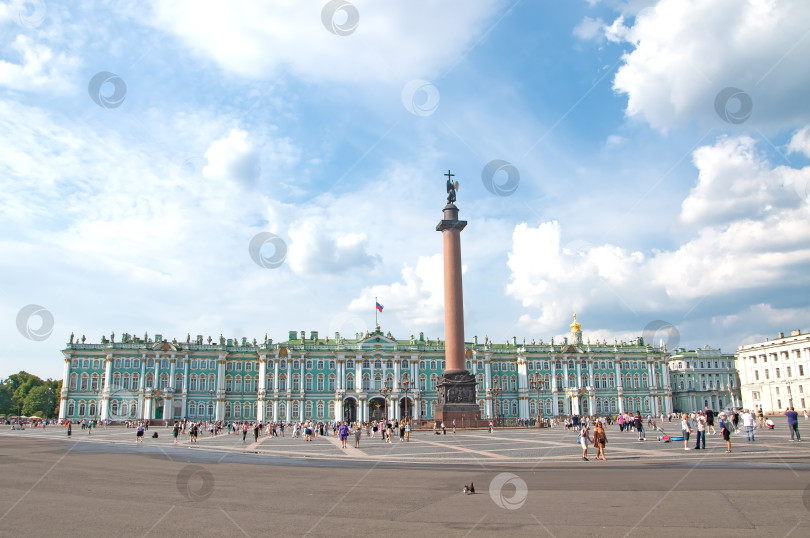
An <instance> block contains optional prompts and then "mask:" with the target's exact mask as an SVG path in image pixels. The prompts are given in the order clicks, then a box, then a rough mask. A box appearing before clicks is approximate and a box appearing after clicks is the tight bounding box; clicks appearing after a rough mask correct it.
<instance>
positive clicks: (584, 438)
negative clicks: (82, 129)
mask: <svg viewBox="0 0 810 538" xmlns="http://www.w3.org/2000/svg"><path fill="white" fill-rule="evenodd" d="M578 440H579V445H580V446H581V447H582V459H583V460H585V461H588V443H592V442H593V439H591V438H590V436H588V426H587V425H583V426H582V431H580V432H579V436H578ZM594 446H595V445H594Z"/></svg>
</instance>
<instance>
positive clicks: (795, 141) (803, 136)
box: [788, 127, 810, 157]
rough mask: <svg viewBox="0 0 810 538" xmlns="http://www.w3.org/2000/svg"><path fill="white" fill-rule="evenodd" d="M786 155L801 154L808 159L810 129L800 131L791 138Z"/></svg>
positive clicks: (809, 154) (809, 155)
mask: <svg viewBox="0 0 810 538" xmlns="http://www.w3.org/2000/svg"><path fill="white" fill-rule="evenodd" d="M788 153H802V154H804V156H805V157H810V127H805V128H803V129H800V130H799V131H797V132H796V133H795V134H794V135H793V136H792V137H791V139H790V143H789V144H788Z"/></svg>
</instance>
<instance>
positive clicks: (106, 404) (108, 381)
mask: <svg viewBox="0 0 810 538" xmlns="http://www.w3.org/2000/svg"><path fill="white" fill-rule="evenodd" d="M112 370H113V356H112V353H108V354H107V356H106V357H105V360H104V385H103V386H102V387H101V402H100V404H101V410H100V412H99V418H100V419H101V420H102V421H104V420H107V419H109V418H110V393H111V391H110V387H111V386H112Z"/></svg>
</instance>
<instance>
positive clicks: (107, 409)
mask: <svg viewBox="0 0 810 538" xmlns="http://www.w3.org/2000/svg"><path fill="white" fill-rule="evenodd" d="M466 348H467V351H466V357H467V364H466V366H467V369H468V370H469V371H470V372H472V373H473V374H474V375H475V376H476V379H477V381H478V383H477V400H478V404H479V406H480V408H481V416H482V417H488V418H494V419H507V420H515V419H532V418H536V417H538V416H540V415H542V416H545V417H550V416H557V415H569V414H573V413H578V414H607V413H617V412H621V411H632V412H635V411H641V412H642V413H643V414H647V413H653V414H660V413H669V412H671V411H673V405H672V402H673V399H672V386H671V384H670V373H669V364H668V359H669V354H668V353H667V352H666V349H659V348H655V347H652V346H651V345H649V344H648V343H646V342H644V341H643V339H642V338H636V339H635V340H632V341H630V342H619V341H615V340H614V341H613V342H607V341H604V340H603V341H594V342H592V341H590V339H587V340H586V341H583V339H582V331H581V326H580V324H579V323H578V322H577V320H576V316H574V321H573V323H572V324H571V332H570V334H569V336H567V337H565V338H563V339H562V341H558V342H555V341H554V339H553V338H552V339H551V341H550V342H543V341H542V340H540V341H538V342H535V341H534V340H532V341H531V342H529V343H527V342H526V341H525V340H524V341H523V342H518V341H517V338H514V337H513V338H512V339H511V341H508V342H504V343H495V342H491V341H490V340H489V339H488V338H486V339H485V340H484V341H483V342H479V341H478V337H475V338H474V339H473V341H472V342H469V343H467V345H466ZM62 353H63V355H64V359H65V362H64V382H63V388H62V393H61V399H60V406H59V418H61V419H64V418H71V419H77V418H98V419H101V420H112V421H122V420H135V419H158V420H172V419H182V418H188V419H193V420H212V419H213V420H224V421H228V420H256V419H260V420H263V421H271V420H275V421H299V420H307V419H314V420H334V419H343V420H350V421H353V420H363V421H368V420H374V419H379V418H382V417H388V418H392V417H395V418H402V417H406V416H408V417H412V418H413V419H415V420H426V421H429V420H431V419H432V417H433V413H434V410H435V405H436V383H437V381H438V379H439V376H440V375H441V374H442V371H443V368H444V364H443V362H444V361H443V358H444V344H443V342H441V341H439V340H438V339H436V340H430V339H427V338H425V336H424V335H423V334H420V335H419V336H418V337H414V336H411V338H410V339H406V340H398V339H396V338H394V337H393V336H392V335H391V334H390V333H388V334H383V332H382V331H381V330H380V328H379V326H377V327H376V329H375V330H374V331H373V332H371V333H368V332H367V333H365V334H361V333H358V334H356V335H355V337H354V338H344V337H343V336H341V335H340V334H335V335H334V338H328V337H326V338H324V337H321V336H319V334H318V333H317V332H316V331H312V332H310V333H309V335H307V334H306V333H305V332H304V331H301V332H300V333H298V332H296V331H291V332H290V333H289V335H288V338H287V340H286V341H284V342H278V343H274V342H273V340H272V339H268V338H267V336H266V335H265V338H264V342H263V343H257V342H256V340H255V339H254V340H253V341H252V342H248V340H247V338H244V337H243V338H241V340H237V339H226V338H224V337H222V336H220V338H219V340H218V341H215V340H214V341H212V339H211V337H208V339H207V342H206V341H204V340H203V337H202V336H197V337H196V339H192V338H191V337H190V336H187V337H186V341H185V342H178V341H177V340H176V339H173V340H171V341H169V340H167V339H165V338H164V337H163V336H162V335H159V334H156V335H154V337H153V338H152V337H149V336H148V335H144V337H143V338H139V337H135V336H132V335H129V334H124V335H122V337H121V338H120V341H116V339H115V334H113V335H111V336H110V338H107V337H102V340H101V342H100V343H95V344H93V343H86V339H85V337H82V338H81V341H78V340H77V341H74V337H73V335H71V338H70V343H68V344H67V345H66V348H65V349H64V350H63V351H62ZM538 403H539V408H538Z"/></svg>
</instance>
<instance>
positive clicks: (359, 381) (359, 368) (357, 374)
mask: <svg viewBox="0 0 810 538" xmlns="http://www.w3.org/2000/svg"><path fill="white" fill-rule="evenodd" d="M354 390H356V391H357V392H360V391H362V390H363V357H362V356H360V355H358V356H357V357H355V360H354Z"/></svg>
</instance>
